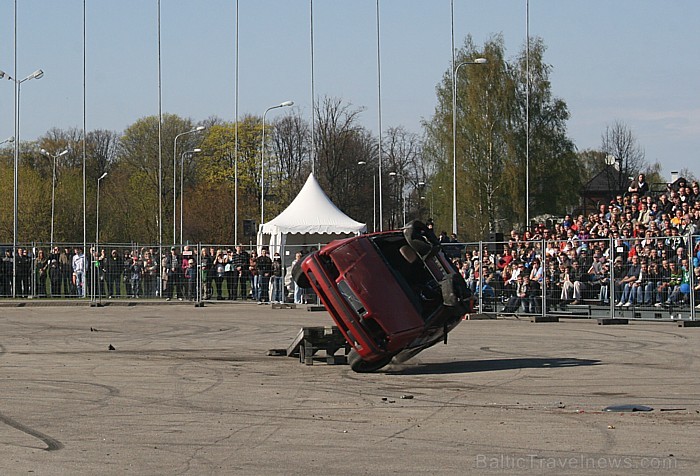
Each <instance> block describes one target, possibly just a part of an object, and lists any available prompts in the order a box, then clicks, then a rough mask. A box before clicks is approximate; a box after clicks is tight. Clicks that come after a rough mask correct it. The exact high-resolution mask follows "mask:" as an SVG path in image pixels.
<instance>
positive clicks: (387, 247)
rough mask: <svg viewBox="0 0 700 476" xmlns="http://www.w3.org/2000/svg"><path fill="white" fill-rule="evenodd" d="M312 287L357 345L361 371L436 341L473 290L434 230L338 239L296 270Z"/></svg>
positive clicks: (356, 365) (466, 306) (418, 227)
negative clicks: (444, 251) (447, 255)
mask: <svg viewBox="0 0 700 476" xmlns="http://www.w3.org/2000/svg"><path fill="white" fill-rule="evenodd" d="M292 273H293V276H294V279H295V281H296V282H297V284H298V285H300V286H302V287H312V288H313V289H314V291H315V292H316V293H317V294H318V296H319V297H320V299H321V301H322V302H323V304H324V305H325V307H326V309H327V310H328V312H329V313H330V314H331V316H332V317H333V320H334V321H335V322H336V324H337V325H338V328H339V329H340V330H341V332H342V333H343V335H344V336H345V339H346V340H347V341H348V343H349V344H350V345H351V346H352V350H351V351H350V354H349V355H348V362H349V363H350V366H351V367H352V369H353V370H354V371H356V372H373V371H375V370H378V369H380V368H382V367H384V366H385V365H387V364H388V363H389V362H391V360H392V359H394V361H395V362H404V361H406V360H408V359H409V358H411V357H413V356H414V355H416V354H418V353H419V352H420V351H422V350H423V349H426V348H428V347H430V346H432V345H434V344H436V343H438V342H441V341H444V342H447V333H448V332H450V331H451V330H452V329H454V328H455V326H457V324H459V322H460V321H461V320H462V318H463V316H464V315H465V314H466V313H468V312H470V311H471V310H472V307H473V302H472V298H471V293H470V292H469V289H468V288H467V286H466V283H465V282H464V279H463V278H462V276H461V275H460V274H459V272H458V271H457V270H456V269H455V268H454V266H453V265H452V263H451V262H450V261H449V260H447V259H446V258H445V256H444V254H443V252H442V249H441V247H440V242H439V241H438V239H437V237H436V236H435V235H434V233H433V232H432V230H430V229H429V228H427V227H426V226H425V225H424V224H423V223H421V222H419V221H415V222H413V223H411V224H410V225H409V226H407V227H406V228H404V229H403V230H397V231H388V232H381V233H374V234H369V235H361V236H357V237H353V238H348V239H345V240H338V241H333V242H332V243H330V244H328V245H327V246H326V247H324V248H323V249H322V250H320V251H317V252H314V253H312V254H310V255H309V256H307V257H306V258H305V259H304V260H303V261H302V262H301V265H300V266H296V267H295V269H293V270H292Z"/></svg>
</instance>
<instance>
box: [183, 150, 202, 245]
mask: <svg viewBox="0 0 700 476" xmlns="http://www.w3.org/2000/svg"><path fill="white" fill-rule="evenodd" d="M201 151H202V149H192V150H188V151H185V152H183V153H182V157H180V246H182V244H183V243H184V240H183V239H182V230H184V228H183V226H182V211H183V210H184V208H183V207H184V205H185V156H187V157H192V156H193V155H194V154H198V153H200V152H201Z"/></svg>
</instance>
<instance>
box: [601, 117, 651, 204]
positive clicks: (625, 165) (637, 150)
mask: <svg viewBox="0 0 700 476" xmlns="http://www.w3.org/2000/svg"><path fill="white" fill-rule="evenodd" d="M601 150H602V151H603V152H604V153H605V154H606V155H608V156H612V160H614V164H615V166H616V169H617V174H616V175H617V176H616V177H611V178H610V181H611V185H612V184H614V187H611V189H613V188H614V190H616V191H617V192H620V191H623V190H625V189H626V187H627V184H628V182H629V180H630V177H634V176H635V175H636V174H637V173H639V172H640V171H641V170H644V169H645V168H646V166H647V163H646V160H645V154H644V149H643V148H642V147H641V146H640V145H639V144H638V142H637V138H636V137H635V136H634V134H633V133H632V131H631V130H630V129H629V127H627V125H626V124H625V123H623V122H620V121H615V122H614V123H613V124H612V125H608V126H606V127H605V132H604V133H603V135H602V137H601Z"/></svg>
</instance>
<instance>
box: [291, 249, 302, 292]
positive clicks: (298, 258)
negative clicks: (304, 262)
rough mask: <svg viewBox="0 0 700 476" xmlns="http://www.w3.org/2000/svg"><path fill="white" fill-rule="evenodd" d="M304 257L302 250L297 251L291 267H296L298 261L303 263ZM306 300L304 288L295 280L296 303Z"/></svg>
mask: <svg viewBox="0 0 700 476" xmlns="http://www.w3.org/2000/svg"><path fill="white" fill-rule="evenodd" d="M301 259H302V254H301V251H297V252H296V254H295V255H294V261H292V264H291V265H290V269H294V266H296V265H297V263H301ZM289 274H290V275H291V274H292V273H291V272H290V273H289ZM303 301H304V288H302V287H301V286H299V285H298V284H297V282H296V281H294V303H295V304H301V303H302V302H303Z"/></svg>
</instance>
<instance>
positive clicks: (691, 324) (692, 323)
mask: <svg viewBox="0 0 700 476" xmlns="http://www.w3.org/2000/svg"><path fill="white" fill-rule="evenodd" d="M678 327H700V321H680V322H679V323H678Z"/></svg>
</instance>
